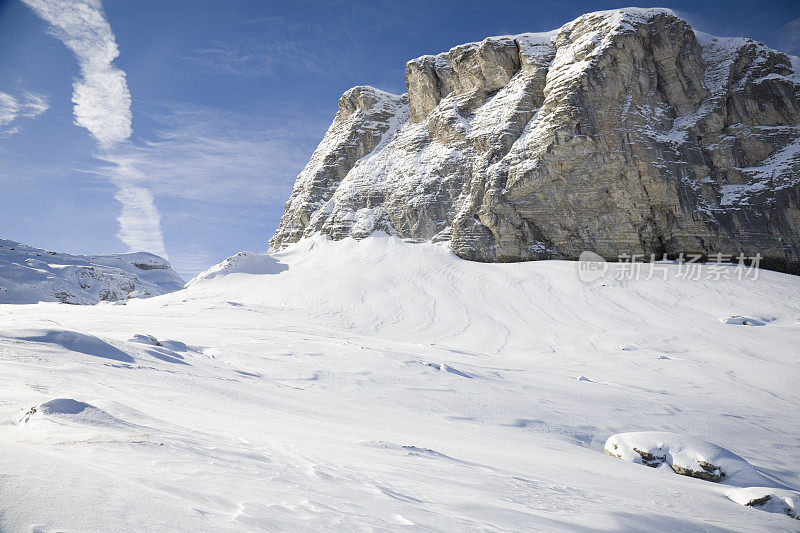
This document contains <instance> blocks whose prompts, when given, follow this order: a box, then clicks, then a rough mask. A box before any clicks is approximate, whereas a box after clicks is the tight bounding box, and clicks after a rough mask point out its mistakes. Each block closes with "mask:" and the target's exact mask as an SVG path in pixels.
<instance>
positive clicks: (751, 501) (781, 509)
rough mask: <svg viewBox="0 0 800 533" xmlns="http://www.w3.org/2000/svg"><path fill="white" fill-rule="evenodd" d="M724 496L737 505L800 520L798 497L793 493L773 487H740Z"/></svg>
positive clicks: (799, 496) (799, 499)
mask: <svg viewBox="0 0 800 533" xmlns="http://www.w3.org/2000/svg"><path fill="white" fill-rule="evenodd" d="M725 495H726V496H727V497H728V498H730V499H731V500H732V501H734V502H736V503H738V504H739V505H744V506H747V507H752V508H754V509H758V510H759V511H766V512H768V513H778V514H785V515H788V516H790V517H792V518H796V519H798V520H800V514H798V513H800V495H798V494H797V493H796V492H794V491H790V490H783V489H778V488H775V487H742V488H736V489H731V490H729V491H727V492H726V494H725Z"/></svg>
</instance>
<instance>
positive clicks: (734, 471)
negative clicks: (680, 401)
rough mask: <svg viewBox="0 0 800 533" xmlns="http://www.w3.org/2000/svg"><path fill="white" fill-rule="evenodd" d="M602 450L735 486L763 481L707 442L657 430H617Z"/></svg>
mask: <svg viewBox="0 0 800 533" xmlns="http://www.w3.org/2000/svg"><path fill="white" fill-rule="evenodd" d="M603 449H604V450H605V452H606V454H608V455H610V456H612V457H617V458H619V459H623V460H625V461H630V462H633V463H639V464H643V465H646V466H650V467H653V468H657V467H659V466H661V465H664V464H666V465H668V466H669V467H670V468H672V470H673V471H675V473H677V474H681V475H684V476H690V477H696V478H698V479H704V480H706V481H716V482H720V481H723V480H724V481H725V482H726V483H729V484H734V485H738V486H748V485H754V484H757V485H765V484H770V483H771V480H769V479H768V478H766V477H764V476H763V475H762V474H761V473H759V472H758V471H757V470H756V469H755V468H753V466H752V465H750V463H748V462H747V461H745V460H744V459H742V458H741V457H739V456H738V455H736V454H734V453H732V452H729V451H728V450H726V449H725V448H721V447H719V446H717V445H715V444H711V443H710V442H706V441H703V440H700V439H697V438H692V437H687V436H685V435H679V434H677V433H667V432H661V431H642V432H634V433H619V434H617V435H612V436H611V437H609V438H608V440H607V441H606V443H605V446H604V447H603Z"/></svg>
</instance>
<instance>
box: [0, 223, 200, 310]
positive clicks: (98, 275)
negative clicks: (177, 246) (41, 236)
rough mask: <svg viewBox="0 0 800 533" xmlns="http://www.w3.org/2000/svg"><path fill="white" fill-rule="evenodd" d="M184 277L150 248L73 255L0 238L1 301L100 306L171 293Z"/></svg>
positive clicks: (2, 302)
mask: <svg viewBox="0 0 800 533" xmlns="http://www.w3.org/2000/svg"><path fill="white" fill-rule="evenodd" d="M183 284H184V282H183V280H182V279H181V278H180V276H179V275H178V274H177V272H175V271H174V270H173V269H172V267H171V266H170V264H169V263H168V262H167V261H166V260H165V259H164V258H162V257H159V256H157V255H153V254H150V253H146V252H136V253H128V254H118V255H72V254H65V253H61V252H53V251H50V250H43V249H41V248H34V247H32V246H27V245H25V244H20V243H18V242H15V241H10V240H6V239H0V304H4V303H12V304H27V303H36V302H61V303H69V304H89V305H91V304H96V303H98V302H100V301H116V300H124V299H126V298H136V297H148V296H157V295H160V294H166V293H168V292H172V291H176V290H179V289H181V288H183Z"/></svg>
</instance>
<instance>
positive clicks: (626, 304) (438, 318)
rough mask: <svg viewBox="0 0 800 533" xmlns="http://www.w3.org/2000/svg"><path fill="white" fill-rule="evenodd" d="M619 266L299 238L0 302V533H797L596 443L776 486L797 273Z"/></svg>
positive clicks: (797, 361) (788, 435)
mask: <svg viewBox="0 0 800 533" xmlns="http://www.w3.org/2000/svg"><path fill="white" fill-rule="evenodd" d="M617 268H619V266H618V265H611V266H610V269H609V272H608V273H607V275H606V278H605V279H604V280H600V281H597V282H595V283H592V284H584V283H581V282H580V281H579V279H578V277H577V275H576V263H572V262H562V261H544V262H535V263H516V264H484V263H474V262H469V261H463V260H460V259H458V258H456V257H455V256H453V255H452V253H451V252H449V251H447V250H446V249H445V248H444V247H443V245H442V246H439V245H433V244H417V245H412V244H405V243H403V242H402V241H400V240H398V239H394V238H388V237H377V236H374V237H370V238H367V239H365V240H363V241H360V242H354V241H352V240H350V239H346V240H343V241H340V242H331V241H327V240H325V239H323V238H315V239H307V240H303V241H301V242H299V243H297V244H294V245H292V246H290V247H289V248H287V249H286V250H285V251H283V252H281V253H278V254H275V255H273V256H258V255H255V254H243V255H240V256H235V257H234V258H232V259H231V260H229V261H228V262H226V263H225V264H223V265H220V266H218V267H215V268H214V269H212V271H211V272H210V273H207V274H206V275H202V276H201V277H199V278H198V279H196V280H195V281H194V282H192V283H190V284H189V288H188V289H186V290H182V291H178V292H175V293H172V294H168V295H165V296H160V297H156V298H152V299H148V300H130V301H128V303H127V304H126V305H121V304H119V303H118V304H110V303H103V304H100V305H98V306H93V307H78V306H65V305H60V304H56V303H43V304H38V305H28V306H10V305H7V306H0V420H2V422H1V423H0V530H2V531H19V530H28V529H30V528H34V527H41V528H43V529H44V530H55V529H59V530H61V529H71V530H117V529H126V530H130V529H137V530H141V529H150V530H187V531H197V530H209V529H217V530H258V529H264V528H272V529H280V530H291V531H296V530H317V529H319V528H323V527H333V528H337V529H342V530H352V529H354V528H357V527H367V528H369V527H373V528H377V529H402V528H409V529H418V528H425V529H435V530H449V531H457V530H503V531H514V530H537V531H542V530H547V531H551V530H565V529H566V530H572V529H581V528H583V529H587V528H588V529H592V530H600V531H610V530H621V529H637V530H684V531H697V530H701V529H702V530H711V531H716V530H723V531H724V530H736V531H764V530H771V531H781V530H786V531H794V530H797V528H798V524H800V523H799V522H797V521H796V520H793V519H792V518H790V517H789V516H786V515H785V514H782V513H781V512H780V509H777V510H776V511H775V512H764V510H774V509H772V508H770V509H766V508H765V509H764V510H758V509H756V508H753V507H746V506H744V505H742V503H746V502H747V500H748V498H750V496H748V495H749V494H750V492H747V491H749V490H750V489H749V488H748V487H744V488H743V487H740V486H733V485H730V484H726V483H724V482H723V483H712V482H709V481H703V480H701V479H693V478H689V477H685V476H680V475H676V474H674V473H672V472H666V471H665V470H664V469H661V468H659V469H652V468H647V467H645V466H642V465H640V464H632V463H629V462H625V461H623V460H621V459H617V458H613V457H609V456H607V455H605V454H604V453H603V445H604V443H605V441H606V439H608V438H609V437H610V436H611V435H614V434H617V433H626V432H636V431H661V432H671V433H677V434H681V435H687V436H689V437H692V436H693V437H698V438H700V439H702V440H703V441H707V442H710V443H713V444H715V445H717V446H722V447H723V448H724V449H726V450H730V452H731V453H733V454H736V455H737V456H739V457H740V458H741V459H743V460H745V461H747V462H749V463H750V464H752V465H753V466H754V467H755V468H756V469H757V470H758V471H759V472H761V474H763V476H760V475H759V476H751V477H752V478H754V479H759V480H760V479H764V480H766V481H765V482H766V483H767V484H769V485H770V486H774V487H778V488H776V489H775V490H774V491H773V492H774V493H776V494H778V493H779V494H781V495H782V496H781V497H784V496H785V497H786V498H787V499H788V500H791V498H793V497H795V495H796V494H797V493H796V491H795V490H796V489H797V488H798V487H800V473H799V472H798V470H797V465H798V464H800V445H799V444H798V433H797V431H798V428H800V412H799V411H798V409H797V405H798V404H800V388H798V386H797V383H798V378H800V373H799V372H798V368H799V367H800V353H798V337H799V336H800V307H798V302H800V278H798V277H793V276H789V275H785V274H778V273H774V272H767V271H762V272H761V273H760V276H759V279H757V280H752V279H750V280H743V281H734V280H731V281H724V280H719V281H690V280H682V279H675V278H674V277H673V275H672V274H674V273H675V272H674V270H675V269H677V267H676V266H671V267H670V269H671V272H670V279H668V280H667V281H664V280H661V279H658V278H656V279H651V280H639V281H636V280H624V281H618V280H615V279H614V273H615V271H616V269H617ZM732 316H735V317H738V318H734V319H731V317H732ZM742 317H746V320H745V319H742ZM745 322H747V323H748V324H753V325H745V324H744V323H745ZM756 324H758V325H756ZM687 438H688V437H687ZM687 442H689V441H687ZM690 442H694V441H690ZM659 446H660V445H659ZM662 448H663V446H662ZM674 449H675V448H674V447H673V450H674ZM714 449H715V450H716V448H714ZM743 491H744V492H743ZM754 494H760V493H759V492H758V491H755V493H754ZM788 500H787V501H788ZM776 501H777V500H776ZM781 501H783V500H781ZM737 502H738V503H737ZM773 507H775V506H773ZM776 508H777V507H776Z"/></svg>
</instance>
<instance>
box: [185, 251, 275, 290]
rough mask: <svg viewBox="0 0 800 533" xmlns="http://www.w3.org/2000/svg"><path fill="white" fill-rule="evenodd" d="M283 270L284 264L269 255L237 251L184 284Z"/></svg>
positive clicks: (273, 272)
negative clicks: (228, 276) (233, 275)
mask: <svg viewBox="0 0 800 533" xmlns="http://www.w3.org/2000/svg"><path fill="white" fill-rule="evenodd" d="M283 270H286V265H282V264H280V262H279V261H278V260H277V259H275V258H274V257H272V256H271V255H268V254H256V253H253V252H239V253H238V254H236V255H233V256H231V257H229V258H227V259H225V260H224V261H222V262H221V263H218V264H216V265H214V266H212V267H211V268H209V269H207V270H205V271H203V272H201V273H199V274H198V275H196V276H195V277H194V278H192V279H191V280H190V281H189V283H187V284H186V286H187V287H189V286H190V285H193V284H196V283H200V282H202V281H205V280H209V279H214V278H216V277H217V276H226V275H228V274H277V273H278V272H282V271H283Z"/></svg>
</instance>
